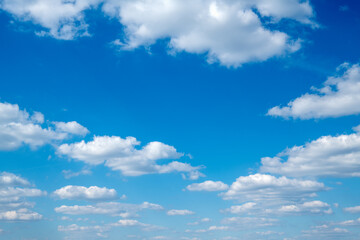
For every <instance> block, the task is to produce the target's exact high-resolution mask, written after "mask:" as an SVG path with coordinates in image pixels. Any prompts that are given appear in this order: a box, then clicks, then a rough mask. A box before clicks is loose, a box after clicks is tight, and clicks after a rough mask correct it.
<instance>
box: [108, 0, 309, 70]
mask: <svg viewBox="0 0 360 240" xmlns="http://www.w3.org/2000/svg"><path fill="white" fill-rule="evenodd" d="M254 9H256V10H254ZM103 10H104V11H105V12H106V13H107V14H109V15H111V16H114V17H117V18H118V19H119V21H120V22H121V23H122V24H123V25H124V26H125V28H126V29H125V33H126V39H125V40H124V41H120V40H117V41H115V44H117V45H119V46H120V47H121V48H122V49H134V48H137V47H139V46H148V45H151V44H154V43H155V42H156V41H157V40H159V39H169V48H170V49H171V50H172V51H173V52H180V51H185V52H188V53H196V54H203V53H206V54H207V58H208V61H209V62H214V61H218V62H220V63H221V64H222V65H226V66H235V67H236V66H239V65H241V64H243V63H246V62H251V61H263V60H266V59H268V58H271V57H273V56H279V55H282V54H284V53H287V52H292V51H295V50H297V49H298V48H299V44H298V43H294V41H292V40H291V38H290V37H289V36H288V35H287V34H286V33H283V32H280V31H272V30H269V29H267V28H266V27H265V26H264V25H263V24H262V22H261V20H260V18H259V16H258V15H257V14H256V13H255V11H257V13H259V14H260V15H261V16H263V17H264V16H266V17H270V18H272V20H273V23H275V22H276V21H278V20H281V19H284V18H289V19H294V20H298V21H300V22H302V23H305V22H306V23H310V24H311V20H310V19H311V18H312V17H313V10H312V8H311V6H310V5H309V3H308V2H303V3H300V1H297V0H291V1H283V0H279V1H272V2H271V4H269V2H268V1H264V0H259V1H248V0H242V1H229V0H219V1H216V2H215V1H212V0H196V1H192V0H170V1H165V0H145V1H142V0H135V1H126V0H125V1H114V0H109V1H106V2H105V4H104V6H103Z"/></svg>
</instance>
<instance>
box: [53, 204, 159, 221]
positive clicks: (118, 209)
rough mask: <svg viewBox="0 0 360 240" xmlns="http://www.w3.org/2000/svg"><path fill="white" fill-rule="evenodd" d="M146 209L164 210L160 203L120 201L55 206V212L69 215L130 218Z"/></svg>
mask: <svg viewBox="0 0 360 240" xmlns="http://www.w3.org/2000/svg"><path fill="white" fill-rule="evenodd" d="M145 209H150V210H162V209H163V207H162V206H160V205H158V204H153V203H148V202H144V203H142V204H127V203H119V202H105V203H97V204H95V205H84V206H79V205H74V206H66V205H62V206H60V207H57V208H55V212H57V213H62V214H68V215H88V214H100V215H111V216H120V217H124V218H129V217H132V216H136V213H137V212H139V211H142V210H145Z"/></svg>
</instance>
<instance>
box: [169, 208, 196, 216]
mask: <svg viewBox="0 0 360 240" xmlns="http://www.w3.org/2000/svg"><path fill="white" fill-rule="evenodd" d="M166 214H167V215H169V216H175V215H182V216H184V215H192V214H195V213H194V212H193V211H190V210H186V209H184V210H176V209H172V210H169V211H167V213H166Z"/></svg>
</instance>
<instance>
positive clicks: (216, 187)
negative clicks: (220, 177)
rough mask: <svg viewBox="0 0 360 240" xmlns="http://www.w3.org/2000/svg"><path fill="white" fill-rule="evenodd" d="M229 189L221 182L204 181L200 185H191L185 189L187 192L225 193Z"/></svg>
mask: <svg viewBox="0 0 360 240" xmlns="http://www.w3.org/2000/svg"><path fill="white" fill-rule="evenodd" d="M228 188H229V186H228V185H227V184H225V183H223V182H221V181H217V182H214V181H205V182H202V183H193V184H190V185H188V186H187V187H186V189H187V190H189V191H208V192H214V191H225V190H227V189H228Z"/></svg>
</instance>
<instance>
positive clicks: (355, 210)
mask: <svg viewBox="0 0 360 240" xmlns="http://www.w3.org/2000/svg"><path fill="white" fill-rule="evenodd" d="M344 211H345V212H349V213H360V206H355V207H347V208H344Z"/></svg>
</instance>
